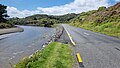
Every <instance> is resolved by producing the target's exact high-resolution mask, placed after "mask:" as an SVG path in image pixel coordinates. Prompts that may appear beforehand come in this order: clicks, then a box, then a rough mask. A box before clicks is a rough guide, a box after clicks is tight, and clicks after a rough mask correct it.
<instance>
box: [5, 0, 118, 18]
mask: <svg viewBox="0 0 120 68" xmlns="http://www.w3.org/2000/svg"><path fill="white" fill-rule="evenodd" d="M116 1H117V0H116ZM118 1H119V0H118ZM100 6H108V2H107V0H74V2H71V3H69V4H65V5H61V6H53V7H48V8H42V7H38V8H37V9H36V10H35V11H29V10H22V11H20V10H18V9H17V8H15V7H8V8H7V10H8V14H9V15H10V16H11V17H26V16H30V15H33V14H49V15H62V14H67V13H80V12H83V11H89V10H94V9H97V8H98V7H100Z"/></svg>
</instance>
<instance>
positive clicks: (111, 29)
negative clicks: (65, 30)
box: [71, 22, 120, 38]
mask: <svg viewBox="0 0 120 68" xmlns="http://www.w3.org/2000/svg"><path fill="white" fill-rule="evenodd" d="M71 25H73V26H77V27H80V28H84V29H87V30H91V31H94V32H99V33H102V34H106V35H109V36H115V37H118V38H120V22H108V23H103V24H100V25H95V24H94V23H90V22H88V23H85V24H80V23H74V24H73V23H71Z"/></svg>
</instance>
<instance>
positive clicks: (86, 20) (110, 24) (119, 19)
mask: <svg viewBox="0 0 120 68" xmlns="http://www.w3.org/2000/svg"><path fill="white" fill-rule="evenodd" d="M69 22H70V24H71V25H73V26H77V27H80V28H84V29H88V30H92V31H95V32H99V33H103V34H106V35H110V36H115V37H119V38H120V2H119V3H117V4H116V5H114V6H111V7H108V8H106V7H104V6H102V7H100V8H99V9H98V10H92V11H88V12H82V13H81V14H80V15H79V16H77V17H76V18H73V19H72V20H70V21H69Z"/></svg>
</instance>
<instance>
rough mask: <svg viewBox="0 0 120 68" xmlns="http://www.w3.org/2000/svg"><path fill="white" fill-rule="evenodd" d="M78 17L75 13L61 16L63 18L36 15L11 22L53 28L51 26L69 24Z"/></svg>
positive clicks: (11, 20)
mask: <svg viewBox="0 0 120 68" xmlns="http://www.w3.org/2000/svg"><path fill="white" fill-rule="evenodd" d="M77 15H78V14H75V13H71V14H66V15H61V16H53V15H46V14H36V15H32V16H28V17H25V18H11V19H9V22H11V23H12V24H17V25H38V26H45V27H51V25H53V24H58V23H65V22H68V21H69V20H71V19H73V18H75V17H76V16H77Z"/></svg>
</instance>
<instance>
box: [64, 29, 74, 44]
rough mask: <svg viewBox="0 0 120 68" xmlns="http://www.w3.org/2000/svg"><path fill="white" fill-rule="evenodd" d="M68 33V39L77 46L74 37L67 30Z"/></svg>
mask: <svg viewBox="0 0 120 68" xmlns="http://www.w3.org/2000/svg"><path fill="white" fill-rule="evenodd" d="M66 32H67V34H68V37H69V38H70V41H71V43H72V44H73V45H74V46H75V45H76V44H75V42H74V41H73V39H72V36H71V35H70V34H69V32H68V31H67V30H66Z"/></svg>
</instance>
